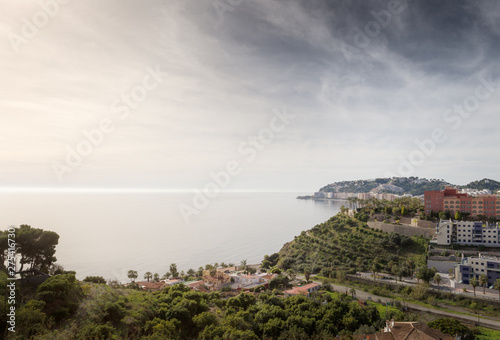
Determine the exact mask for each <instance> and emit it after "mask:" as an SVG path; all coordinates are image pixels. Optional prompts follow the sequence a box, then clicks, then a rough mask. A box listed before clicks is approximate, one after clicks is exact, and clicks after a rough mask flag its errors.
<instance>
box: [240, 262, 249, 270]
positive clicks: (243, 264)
mask: <svg viewBox="0 0 500 340" xmlns="http://www.w3.org/2000/svg"><path fill="white" fill-rule="evenodd" d="M240 265H241V269H243V271H245V272H247V271H248V266H247V260H243V261H241V263H240Z"/></svg>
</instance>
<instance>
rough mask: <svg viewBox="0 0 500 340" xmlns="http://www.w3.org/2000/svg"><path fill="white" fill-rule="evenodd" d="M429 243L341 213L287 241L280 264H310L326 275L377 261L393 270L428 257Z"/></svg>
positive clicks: (304, 266) (369, 267) (366, 267)
mask: <svg viewBox="0 0 500 340" xmlns="http://www.w3.org/2000/svg"><path fill="white" fill-rule="evenodd" d="M426 245H427V240H425V239H423V238H410V237H408V236H402V235H399V234H396V233H384V232H382V231H380V230H377V229H371V228H369V227H368V226H367V224H366V223H364V222H362V221H359V220H356V219H354V218H351V217H348V216H344V215H342V214H338V215H336V216H334V217H332V218H331V219H329V220H328V221H327V222H325V223H321V224H319V225H316V226H315V227H314V228H312V229H310V230H308V231H304V232H302V233H301V234H300V236H296V237H295V239H294V240H293V241H291V242H289V243H287V244H285V246H284V247H283V248H282V249H281V250H280V251H279V253H278V255H279V260H278V262H277V265H278V266H279V267H280V268H281V269H282V270H288V269H290V268H292V269H293V270H295V271H298V272H300V273H303V272H304V271H305V269H307V268H310V270H311V272H312V273H313V274H316V273H321V274H322V275H323V276H326V277H335V276H338V275H342V274H345V273H355V272H356V271H370V270H372V268H373V266H374V265H376V266H379V268H378V269H380V270H385V271H387V272H390V271H391V270H392V267H393V266H395V265H398V264H399V265H403V264H404V263H405V262H413V267H415V265H416V264H418V262H421V261H425V256H424V254H425V251H426ZM266 265H268V263H267V262H266ZM410 269H411V268H410Z"/></svg>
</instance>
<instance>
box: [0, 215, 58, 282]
mask: <svg viewBox="0 0 500 340" xmlns="http://www.w3.org/2000/svg"><path fill="white" fill-rule="evenodd" d="M15 230H16V231H15V234H16V238H15V241H16V247H17V249H16V251H17V254H18V255H20V261H19V263H20V264H21V266H20V267H19V268H18V271H22V270H27V269H36V270H41V271H43V272H48V271H49V268H50V267H51V266H52V264H53V263H54V262H56V260H57V259H56V257H55V253H56V246H57V244H58V242H59V235H57V233H55V232H53V231H45V230H43V229H38V228H32V227H31V226H29V225H26V224H23V225H21V226H20V227H19V228H15ZM8 233H9V232H8V231H7V230H5V231H0V260H1V262H2V263H1V266H2V268H4V267H5V261H6V256H5V255H6V253H7V248H8V242H7V234H8Z"/></svg>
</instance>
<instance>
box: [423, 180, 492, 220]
mask: <svg viewBox="0 0 500 340" xmlns="http://www.w3.org/2000/svg"><path fill="white" fill-rule="evenodd" d="M424 207H425V213H426V214H430V213H431V212H441V211H451V212H452V213H455V212H457V211H459V212H460V213H468V214H470V215H471V216H477V215H484V216H487V217H495V218H498V219H500V198H499V197H497V196H495V195H479V196H477V197H474V196H469V195H468V194H465V193H459V192H458V190H457V189H455V188H453V187H446V188H445V189H444V190H442V191H426V192H425V193H424Z"/></svg>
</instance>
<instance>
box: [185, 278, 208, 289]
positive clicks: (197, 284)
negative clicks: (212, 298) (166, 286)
mask: <svg viewBox="0 0 500 340" xmlns="http://www.w3.org/2000/svg"><path fill="white" fill-rule="evenodd" d="M184 284H185V285H186V286H187V287H189V288H191V289H193V290H199V291H206V289H205V288H204V287H202V286H203V285H204V284H205V282H203V280H199V281H196V280H193V281H186V282H184ZM202 288H203V289H202Z"/></svg>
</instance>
